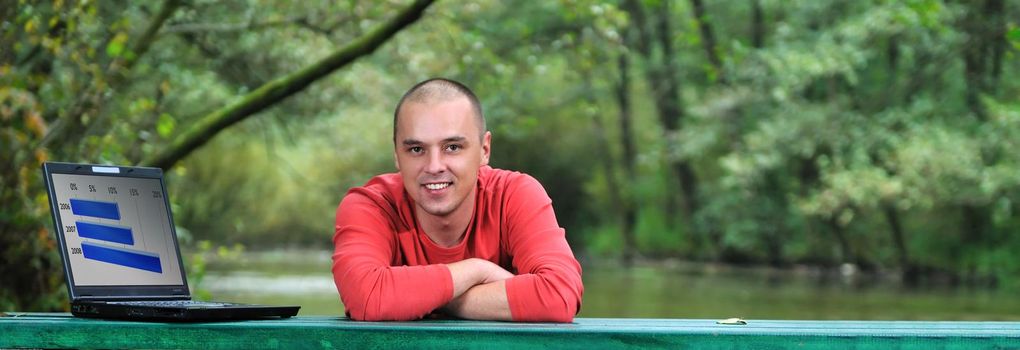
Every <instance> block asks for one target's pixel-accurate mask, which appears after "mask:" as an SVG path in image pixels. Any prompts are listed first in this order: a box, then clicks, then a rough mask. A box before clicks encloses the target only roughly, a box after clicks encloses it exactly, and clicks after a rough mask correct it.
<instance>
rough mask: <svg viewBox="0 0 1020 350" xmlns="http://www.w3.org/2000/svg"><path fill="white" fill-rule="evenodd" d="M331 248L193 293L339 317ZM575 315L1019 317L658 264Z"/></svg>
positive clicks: (820, 278)
mask: <svg viewBox="0 0 1020 350" xmlns="http://www.w3.org/2000/svg"><path fill="white" fill-rule="evenodd" d="M329 269H330V258H329V252H266V253H246V255H245V258H243V259H241V260H236V261H214V262H212V263H211V264H210V266H209V273H208V274H207V276H206V277H205V279H204V281H202V283H201V285H200V286H199V288H201V289H203V290H205V291H208V292H209V293H210V294H211V297H212V298H213V299H216V300H227V301H236V302H245V303H260V304H291V305H301V306H302V308H301V312H300V315H305V316H307V315H334V316H336V315H342V314H343V306H342V304H341V303H340V301H339V297H338V296H337V292H336V287H335V286H334V285H333V278H332V275H331V274H330V271H329ZM583 276H584V285H585V294H584V302H583V306H582V309H581V313H580V315H579V317H626V318H707V319H724V318H730V317H741V318H744V319H817V320H986V321H992V320H1000V321H1007V320H1009V321H1017V320H1020V299H1018V298H1015V297H1014V296H1013V295H1012V294H1013V293H1010V292H1008V291H1000V290H988V289H973V288H966V289H960V288H957V289H953V288H947V287H929V288H905V287H903V286H901V285H899V284H898V283H895V282H892V281H889V280H887V279H879V278H863V277H861V276H856V275H851V276H849V277H848V276H841V275H839V274H825V273H820V272H817V271H812V270H809V269H795V270H772V269H762V268H732V267H719V266H712V265H697V264H681V263H673V264H669V263H657V264H654V265H650V266H640V267H635V268H632V269H622V268H618V267H610V266H588V267H586V268H585V271H584V274H583Z"/></svg>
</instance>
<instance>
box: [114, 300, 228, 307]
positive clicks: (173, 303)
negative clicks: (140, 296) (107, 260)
mask: <svg viewBox="0 0 1020 350" xmlns="http://www.w3.org/2000/svg"><path fill="white" fill-rule="evenodd" d="M107 304H115V305H131V306H156V307H221V306H229V305H233V304H229V303H216V302H208V301H194V300H138V301H110V302H107Z"/></svg>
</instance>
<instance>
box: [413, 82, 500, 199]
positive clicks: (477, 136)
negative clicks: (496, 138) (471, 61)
mask: <svg viewBox="0 0 1020 350" xmlns="http://www.w3.org/2000/svg"><path fill="white" fill-rule="evenodd" d="M491 137H492V136H491V134H489V133H488V132H486V131H485V119H484V117H483V116H482V108H481V104H480V103H479V102H478V98H477V97H475V94H474V93H472V92H471V90H470V89H468V88H467V87H466V86H464V85H462V84H460V83H457V82H455V81H452V80H447V79H439V78H435V79H429V80H426V81H423V82H421V83H418V84H417V85H415V86H414V87H412V88H411V89H410V90H409V91H408V92H407V93H405V94H404V96H403V97H402V98H401V99H400V103H399V104H397V109H396V111H394V113H393V148H394V155H395V160H396V166H397V170H398V171H399V172H400V175H401V177H402V178H403V182H404V189H405V190H406V191H407V193H408V194H409V195H410V196H411V198H412V199H413V200H414V201H415V203H416V205H417V206H418V207H419V208H420V209H422V210H424V211H425V212H426V213H428V214H429V215H433V216H438V217H446V216H449V215H451V214H455V213H464V211H467V212H468V215H470V212H471V211H472V210H473V208H472V206H473V205H474V197H475V187H476V183H477V182H478V169H479V168H480V167H481V166H483V165H487V164H488V163H489V146H490V145H489V143H490V141H491Z"/></svg>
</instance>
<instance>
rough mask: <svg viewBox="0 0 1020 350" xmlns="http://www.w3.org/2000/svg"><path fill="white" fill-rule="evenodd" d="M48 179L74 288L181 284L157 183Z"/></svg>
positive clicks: (123, 179) (59, 176)
mask: <svg viewBox="0 0 1020 350" xmlns="http://www.w3.org/2000/svg"><path fill="white" fill-rule="evenodd" d="M53 179H54V190H55V191H54V192H56V194H57V196H56V197H57V201H58V204H59V205H58V211H59V215H60V218H61V220H60V221H61V225H62V227H60V229H61V230H59V231H62V234H63V237H64V242H65V245H66V256H67V258H68V259H69V261H70V262H71V265H72V269H71V273H72V274H73V277H74V282H75V284H77V285H111V284H114V283H119V282H118V281H123V280H125V279H127V280H131V281H133V282H134V283H135V284H138V285H162V284H179V283H182V282H183V280H182V279H181V276H180V275H181V273H180V267H179V266H178V265H179V259H178V257H177V255H176V254H177V249H176V244H175V242H174V239H175V237H174V232H173V228H172V224H171V223H170V215H169V210H168V208H167V203H166V199H165V194H164V193H163V188H162V184H161V183H160V182H159V180H156V179H142V178H126V177H104V176H84V175H69V174H68V175H64V174H55V175H54V178H53Z"/></svg>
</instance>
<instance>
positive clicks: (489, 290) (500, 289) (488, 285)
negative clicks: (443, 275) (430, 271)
mask: <svg viewBox="0 0 1020 350" xmlns="http://www.w3.org/2000/svg"><path fill="white" fill-rule="evenodd" d="M446 266H447V267H448V268H449V269H450V274H451V275H452V276H453V299H452V300H450V302H449V303H448V304H446V306H445V307H443V309H444V311H445V312H446V313H448V314H450V315H453V316H457V317H461V318H468V319H481V320H504V321H509V320H510V319H511V317H510V304H509V302H508V301H507V297H506V282H505V280H506V279H509V278H511V277H514V274H512V273H510V272H509V271H507V270H505V269H503V268H502V267H499V265H496V264H493V263H492V262H490V261H488V260H482V259H475V258H472V259H466V260H461V261H458V262H455V263H452V264H447V265H446Z"/></svg>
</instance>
